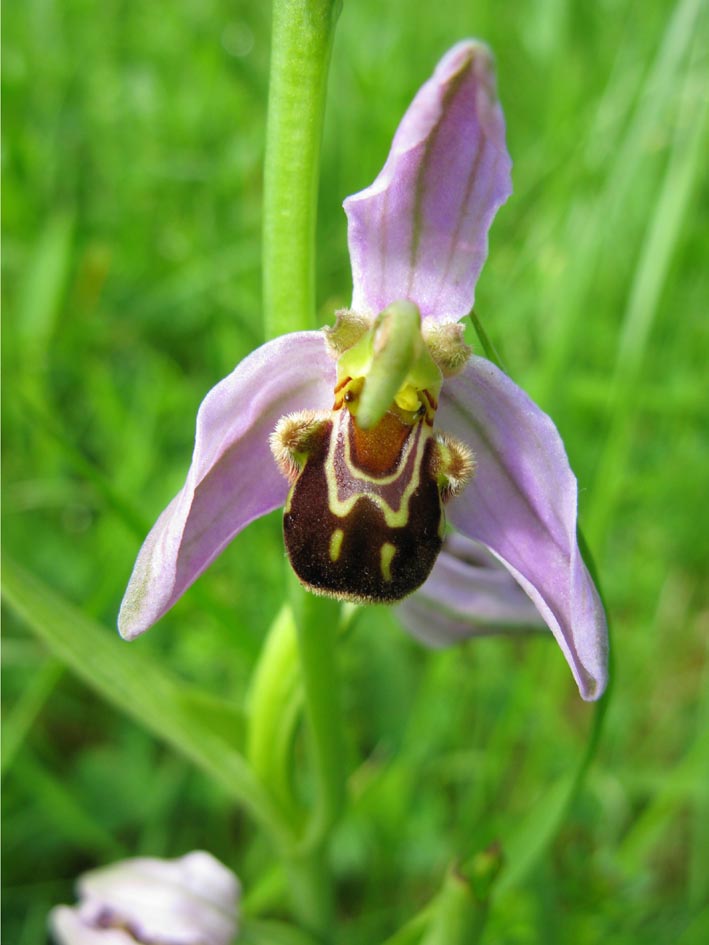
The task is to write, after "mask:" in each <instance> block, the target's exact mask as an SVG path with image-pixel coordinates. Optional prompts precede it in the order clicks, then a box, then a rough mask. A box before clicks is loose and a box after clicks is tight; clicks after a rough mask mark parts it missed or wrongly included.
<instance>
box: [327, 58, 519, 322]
mask: <svg viewBox="0 0 709 945" xmlns="http://www.w3.org/2000/svg"><path fill="white" fill-rule="evenodd" d="M510 168H511V161H510V158H509V155H508V153H507V148H506V146H505V122H504V118H503V116H502V110H501V108H500V105H499V103H498V100H497V93H496V89H495V73H494V65H493V59H492V54H491V53H490V50H489V49H488V48H487V46H485V45H484V44H482V43H479V42H475V41H472V40H468V41H465V42H462V43H459V44H458V45H457V46H454V47H453V48H452V49H451V50H450V51H449V52H448V53H447V54H446V55H445V56H444V57H443V59H442V60H441V62H440V63H439V64H438V66H437V68H436V71H435V72H434V74H433V77H432V78H431V79H430V80H429V81H428V82H427V83H426V84H425V85H424V86H423V87H422V88H421V89H420V90H419V92H418V94H417V95H416V97H415V99H414V101H413V102H412V104H411V106H410V107H409V110H408V111H407V112H406V114H405V115H404V118H403V120H402V122H401V124H400V125H399V128H398V129H397V132H396V135H395V136H394V141H393V143H392V148H391V151H390V153H389V157H388V158H387V161H386V164H385V165H384V167H383V169H382V171H381V173H380V174H379V176H378V177H377V179H376V180H375V181H374V183H373V184H372V185H371V186H370V187H367V189H366V190H363V191H361V192H360V193H358V194H354V195H353V196H351V197H348V198H347V200H345V203H344V207H345V211H346V213H347V217H348V221H349V232H348V239H349V247H350V259H351V262H352V278H353V283H354V295H353V300H352V308H353V309H354V311H356V312H361V313H363V314H370V315H373V314H376V313H378V312H381V311H382V310H383V309H385V308H386V307H387V305H389V304H391V303H392V302H395V301H397V300H398V299H409V300H410V301H412V302H414V303H415V304H416V305H417V306H418V307H419V309H420V311H421V314H422V315H423V316H424V317H426V316H428V317H430V318H435V319H439V320H446V321H451V320H456V319H458V318H461V317H462V316H463V315H467V314H468V312H469V311H470V309H471V308H472V307H473V300H474V297H475V283H476V281H477V278H478V275H479V273H480V270H481V269H482V266H483V263H484V262H485V258H486V256H487V231H488V229H489V228H490V224H491V223H492V220H493V217H494V216H495V213H496V211H497V208H498V207H499V206H501V204H503V203H504V202H505V200H507V198H508V197H509V195H510V193H511V192H512V185H511V180H510Z"/></svg>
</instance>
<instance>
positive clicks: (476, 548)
mask: <svg viewBox="0 0 709 945" xmlns="http://www.w3.org/2000/svg"><path fill="white" fill-rule="evenodd" d="M397 615H398V617H399V619H400V620H401V622H402V624H403V626H404V628H405V629H406V630H408V631H409V633H411V634H412V636H414V637H416V639H417V640H420V641H421V642H422V643H425V644H427V645H428V646H432V647H436V648H438V647H443V646H448V645H450V644H453V643H459V642H460V641H461V640H465V639H467V638H468V637H471V636H486V635H489V634H496V633H522V632H524V631H527V630H539V629H541V628H542V627H544V626H545V625H544V622H543V621H542V618H541V616H540V614H539V611H538V610H537V609H536V607H535V606H534V604H533V603H532V602H531V600H530V599H529V597H527V595H526V594H525V593H524V592H523V591H522V589H521V588H520V586H519V584H518V583H517V582H516V581H515V580H514V578H512V577H511V575H510V573H509V571H507V570H506V568H504V567H503V566H502V565H501V564H500V563H499V562H498V561H497V559H496V558H495V557H493V555H491V554H490V552H489V551H488V550H487V549H486V548H485V546H484V545H481V544H479V543H478V542H475V541H471V540H470V539H468V538H464V537H463V536H462V535H458V534H455V533H453V534H451V535H448V536H447V537H446V541H445V544H444V546H443V551H442V552H441V554H440V555H439V556H438V560H437V562H436V564H435V565H434V568H433V571H432V572H431V575H430V577H429V578H428V580H427V581H426V583H425V584H424V585H423V587H421V588H420V589H419V590H418V591H416V593H415V594H412V595H411V597H408V598H407V599H406V600H405V601H404V603H403V604H401V605H400V606H399V607H398V608H397ZM545 629H546V628H545Z"/></svg>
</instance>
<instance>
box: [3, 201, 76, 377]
mask: <svg viewBox="0 0 709 945" xmlns="http://www.w3.org/2000/svg"><path fill="white" fill-rule="evenodd" d="M73 233H74V220H73V217H72V216H71V215H69V214H67V213H57V214H55V216H53V217H50V219H49V221H48V222H47V224H46V226H45V228H44V230H43V231H42V233H41V235H40V237H39V240H38V241H37V245H36V247H35V250H34V253H33V255H32V257H31V258H30V260H29V263H28V266H27V271H26V274H25V278H24V280H23V282H22V285H21V288H20V298H19V304H18V309H17V313H16V323H15V324H16V331H17V338H18V341H19V347H20V351H19V354H20V357H21V358H22V359H23V363H25V365H26V366H27V367H32V368H37V367H38V366H39V365H40V364H41V362H42V361H43V360H44V358H45V356H46V354H47V349H48V347H49V342H50V340H51V337H52V334H53V333H54V328H55V324H56V320H57V316H58V314H59V307H60V304H61V301H62V296H63V294H64V290H65V288H66V283H67V278H68V275H69V266H70V263H71V253H72V242H73Z"/></svg>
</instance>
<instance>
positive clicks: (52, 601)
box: [3, 558, 287, 839]
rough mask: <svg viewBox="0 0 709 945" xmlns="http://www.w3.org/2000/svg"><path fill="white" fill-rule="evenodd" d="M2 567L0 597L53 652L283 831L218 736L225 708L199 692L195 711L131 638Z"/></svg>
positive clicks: (8, 563) (278, 833)
mask: <svg viewBox="0 0 709 945" xmlns="http://www.w3.org/2000/svg"><path fill="white" fill-rule="evenodd" d="M3 572H4V582H3V597H4V598H5V599H6V601H7V603H8V604H9V606H10V607H11V608H12V610H13V611H14V612H15V613H16V614H17V615H18V616H19V617H20V618H21V619H22V620H23V621H24V622H25V623H26V624H27V626H28V627H29V628H30V629H31V630H32V631H33V632H34V633H35V634H36V635H37V636H38V637H39V638H40V639H41V640H42V641H43V642H44V643H45V644H46V646H47V647H48V648H49V649H50V650H51V652H52V653H53V654H54V656H56V657H57V658H58V659H59V660H61V662H62V663H64V664H65V665H66V666H67V667H68V668H69V669H70V670H72V672H74V673H76V675H77V676H79V677H80V678H81V679H83V681H84V682H85V683H86V684H87V685H88V686H90V687H91V688H92V689H94V690H95V691H96V692H98V693H99V694H100V695H101V696H102V697H103V698H105V699H106V700H107V701H109V702H111V703H112V704H113V705H115V706H116V707H117V708H118V709H120V710H121V711H123V712H125V713H126V714H127V715H129V716H130V717H132V718H133V719H134V720H135V721H137V722H138V723H139V724H140V725H142V726H144V727H145V728H146V729H148V730H149V731H150V732H152V733H153V734H154V735H156V736H157V737H158V738H161V739H162V740H163V741H165V742H167V743H168V744H169V745H171V746H172V747H173V748H175V749H177V750H178V751H179V752H181V753H182V754H183V755H185V757H187V758H189V759H190V760H191V761H192V762H193V763H194V764H195V765H197V767H199V768H201V769H202V771H204V772H205V773H206V774H207V775H209V777H211V778H212V780H214V781H215V782H216V783H217V784H219V785H221V787H222V788H223V789H224V790H225V791H226V792H227V794H228V795H229V796H230V797H232V798H233V799H234V800H235V801H238V802H239V803H241V804H243V805H244V807H245V808H246V809H247V810H248V811H249V812H250V814H251V815H252V816H253V817H254V818H255V819H256V820H258V821H259V823H260V824H261V825H262V826H264V827H266V828H267V829H268V830H269V832H270V833H271V835H272V836H275V837H276V838H278V839H282V838H283V835H284V833H285V832H286V829H287V828H286V827H285V825H284V824H283V823H282V821H281V819H280V817H279V815H278V813H277V811H276V810H275V809H274V808H273V806H272V804H271V803H270V801H269V799H268V797H267V796H266V794H265V793H264V791H263V789H262V788H261V786H260V784H259V783H258V781H257V780H256V778H255V777H254V774H253V772H252V771H251V769H250V767H249V766H248V764H247V763H246V761H245V760H244V758H243V757H242V755H241V754H240V753H239V752H238V751H237V750H236V749H235V747H234V745H233V743H232V741H231V740H229V739H228V738H225V737H224V734H223V732H224V726H225V725H228V724H230V717H231V712H232V710H220V709H219V708H218V703H216V702H215V701H214V700H211V701H210V702H209V710H208V711H207V712H205V711H204V707H205V705H206V703H205V700H204V697H201V696H199V695H198V696H197V697H195V698H196V701H197V703H199V710H195V699H194V698H190V697H189V696H186V695H185V686H184V684H183V683H182V682H181V681H180V680H179V679H177V678H176V677H174V676H172V675H171V674H170V673H168V672H167V671H166V670H165V669H163V668H162V667H159V666H158V665H156V663H155V662H154V661H153V660H151V659H149V658H148V657H147V655H146V654H145V653H143V652H142V651H141V650H140V649H139V647H136V645H135V644H126V643H124V642H122V641H121V640H120V639H119V638H118V636H117V635H114V634H111V633H110V632H109V631H108V630H107V629H106V628H105V627H103V626H101V625H100V624H98V623H96V622H95V621H93V620H91V619H90V618H88V617H86V616H85V615H84V614H83V613H82V612H81V611H80V610H79V609H78V608H76V607H74V606H73V605H72V604H70V603H68V602H67V601H65V600H63V599H62V598H61V597H60V596H59V595H58V594H56V593H55V592H54V591H52V590H51V589H50V588H48V587H46V585H44V584H43V583H42V582H41V581H40V580H39V579H38V578H36V577H35V576H33V575H31V574H29V573H28V572H26V571H24V570H23V569H22V568H20V567H19V566H18V565H17V564H15V562H13V561H12V560H9V559H7V558H3ZM216 715H218V716H219V724H216ZM231 724H233V722H232V723H231Z"/></svg>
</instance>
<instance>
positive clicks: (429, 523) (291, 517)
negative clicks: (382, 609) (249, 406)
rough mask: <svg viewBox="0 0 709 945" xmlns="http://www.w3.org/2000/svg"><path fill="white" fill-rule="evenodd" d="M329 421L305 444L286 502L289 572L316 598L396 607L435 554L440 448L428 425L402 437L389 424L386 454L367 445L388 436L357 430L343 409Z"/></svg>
mask: <svg viewBox="0 0 709 945" xmlns="http://www.w3.org/2000/svg"><path fill="white" fill-rule="evenodd" d="M331 417H332V419H330V420H328V421H327V422H325V423H323V424H322V426H320V427H318V431H317V435H316V436H314V437H313V440H312V442H311V443H310V444H309V452H308V458H307V460H306V462H305V465H304V467H303V469H302V471H301V473H300V475H299V476H298V478H297V480H296V482H295V484H294V485H293V487H292V489H291V493H290V495H289V498H288V502H287V504H286V509H285V514H284V519H283V530H284V537H285V545H286V551H287V553H288V557H289V559H290V562H291V565H292V567H293V570H294V571H295V573H296V574H297V575H298V577H299V579H300V580H301V582H302V583H303V584H304V585H305V586H306V587H308V588H310V589H311V590H313V591H315V592H316V593H321V594H327V595H331V596H334V597H338V598H341V599H344V600H354V601H359V602H372V603H376V602H387V603H390V602H393V601H397V600H401V599H402V598H403V597H406V596H407V595H408V594H410V593H411V592H412V591H414V590H416V588H417V587H419V586H420V585H421V584H422V583H423V582H424V581H425V580H426V578H427V577H428V575H429V573H430V571H431V568H432V567H433V565H434V563H435V561H436V558H437V557H438V553H439V551H440V549H441V544H442V533H443V509H442V504H441V497H440V490H439V486H438V483H437V480H436V475H435V471H434V466H435V461H434V460H435V451H436V441H435V439H434V438H433V437H432V435H431V433H430V428H429V427H428V426H427V425H426V424H425V423H416V424H414V425H413V426H411V427H409V428H408V429H407V430H402V428H401V425H400V424H398V422H396V423H394V422H393V421H392V420H391V419H389V420H388V421H387V423H389V424H391V429H390V430H388V431H386V433H388V436H387V440H388V441H389V449H388V450H385V449H382V447H383V445H384V444H382V443H381V442H378V443H376V444H375V443H372V444H371V448H370V444H368V443H367V442H366V438H367V437H368V436H372V437H379V438H380V440H381V438H382V436H383V435H384V432H385V431H382V430H381V429H379V430H377V429H376V428H375V431H366V432H365V431H362V430H360V429H359V428H357V427H356V426H355V422H354V420H353V419H352V417H351V416H350V414H349V412H348V411H347V410H346V409H344V410H340V411H336V412H334V413H333V414H332V415H331ZM387 453H388V460H387V463H386V464H383V463H382V456H383V455H387ZM375 458H376V460H375ZM373 460H375V461H373ZM384 465H386V466H387V468H386V469H384V468H383V466H384ZM343 513H344V514H343ZM387 516H388V517H389V521H387ZM392 522H394V523H395V524H392Z"/></svg>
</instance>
